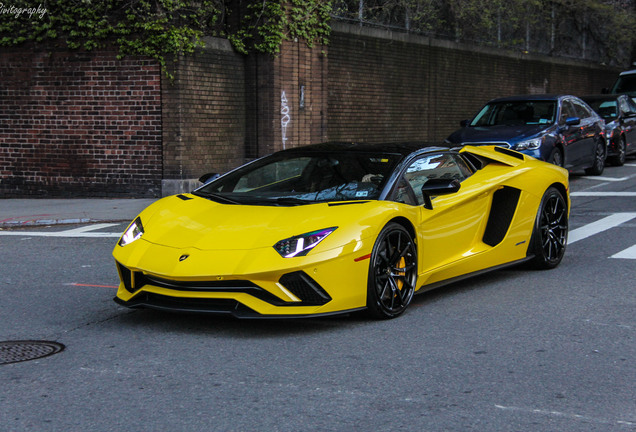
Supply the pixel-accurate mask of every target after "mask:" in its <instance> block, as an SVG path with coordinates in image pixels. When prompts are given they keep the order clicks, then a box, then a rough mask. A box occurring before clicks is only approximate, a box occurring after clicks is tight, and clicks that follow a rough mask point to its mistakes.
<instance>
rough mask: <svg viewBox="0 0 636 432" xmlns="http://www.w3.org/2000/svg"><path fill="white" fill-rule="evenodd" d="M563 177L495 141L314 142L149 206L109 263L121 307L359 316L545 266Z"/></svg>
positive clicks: (552, 250) (560, 209)
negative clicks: (492, 275)
mask: <svg viewBox="0 0 636 432" xmlns="http://www.w3.org/2000/svg"><path fill="white" fill-rule="evenodd" d="M569 208H570V199H569V192H568V173H567V171H566V170H564V169H562V168H559V167H557V166H555V165H552V164H548V163H545V162H540V161H538V160H536V159H533V158H531V157H529V156H526V155H523V154H521V153H518V152H515V151H513V150H509V149H506V148H502V147H493V146H487V147H486V146H484V147H470V146H466V147H463V148H462V149H461V150H455V149H450V148H445V147H434V146H427V145H424V144H421V143H419V144H418V143H404V144H382V145H374V144H355V143H326V144H318V145H311V146H306V147H301V148H295V149H290V150H284V151H281V152H277V153H274V154H272V155H270V156H266V157H264V158H261V159H258V160H255V161H253V162H251V163H248V164H246V165H244V166H242V167H239V168H237V169H235V170H233V171H231V172H229V173H227V174H225V175H222V176H220V177H218V178H214V179H213V180H211V181H209V182H208V183H206V184H204V185H203V186H201V187H199V188H198V189H196V190H195V191H193V192H192V193H184V194H179V195H174V196H170V197H167V198H163V199H161V200H159V201H157V202H155V203H154V204H152V205H151V206H149V207H148V208H146V209H145V210H144V211H143V212H142V213H141V214H140V215H139V216H138V217H137V218H136V219H135V220H134V221H133V222H132V223H131V224H130V226H129V227H128V228H127V229H126V231H125V232H124V234H123V235H122V237H121V238H120V240H119V242H118V243H117V245H116V246H115V250H114V251H113V255H114V257H115V260H116V263H117V269H118V272H119V276H120V278H121V283H120V285H119V289H118V291H117V296H116V298H115V301H117V302H118V303H119V304H122V305H124V306H128V307H133V308H137V307H144V308H155V309H162V310H172V311H192V312H212V313H224V314H231V315H234V316H236V317H250V318H253V317H299V316H319V315H329V314H336V313H344V312H351V311H356V310H361V309H367V310H368V311H369V312H370V313H371V314H372V315H373V316H375V317H379V318H392V317H396V316H398V315H400V314H401V313H402V312H404V311H405V310H406V308H407V307H408V305H409V303H410V302H411V299H412V298H413V295H414V294H415V293H419V292H424V291H426V290H429V289H431V288H434V287H438V286H440V285H442V284H446V283H449V282H452V281H456V280H458V279H460V278H464V277H467V276H470V275H474V274H476V273H481V272H483V271H486V270H494V269H498V268H501V267H502V266H507V265H513V264H518V263H521V262H524V261H527V262H529V264H531V265H532V266H533V267H536V268H552V267H555V266H557V265H558V264H559V262H560V261H561V259H562V257H563V254H564V252H565V248H566V241H567V233H568V215H569Z"/></svg>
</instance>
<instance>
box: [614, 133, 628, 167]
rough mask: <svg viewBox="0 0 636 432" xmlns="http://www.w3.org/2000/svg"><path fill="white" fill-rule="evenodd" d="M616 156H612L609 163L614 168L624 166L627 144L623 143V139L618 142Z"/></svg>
mask: <svg viewBox="0 0 636 432" xmlns="http://www.w3.org/2000/svg"><path fill="white" fill-rule="evenodd" d="M616 150H618V154H616V155H614V156H612V157H611V158H610V163H611V164H612V165H614V166H623V165H625V158H626V154H627V142H625V137H621V139H620V140H618V148H617V149H616Z"/></svg>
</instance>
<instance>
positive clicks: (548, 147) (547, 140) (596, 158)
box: [446, 95, 607, 175]
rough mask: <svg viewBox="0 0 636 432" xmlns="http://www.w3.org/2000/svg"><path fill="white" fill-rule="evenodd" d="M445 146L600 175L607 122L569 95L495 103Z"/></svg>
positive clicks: (530, 96) (605, 148) (490, 104)
mask: <svg viewBox="0 0 636 432" xmlns="http://www.w3.org/2000/svg"><path fill="white" fill-rule="evenodd" d="M460 124H461V126H462V128H461V129H459V130H457V131H455V132H453V133H452V134H451V135H450V136H449V137H448V138H447V139H446V142H447V143H448V144H452V145H500V146H503V147H507V148H511V149H513V150H517V151H519V152H521V153H525V154H527V155H529V156H532V157H535V158H537V159H540V160H543V161H547V162H550V163H553V164H555V165H559V166H562V167H564V168H566V169H568V170H569V171H571V172H572V171H578V170H585V172H586V174H592V175H600V174H602V173H603V169H604V167H605V158H606V157H607V144H606V140H605V136H604V130H605V121H604V120H603V119H602V118H601V117H600V116H599V115H598V114H596V113H595V112H594V110H592V109H591V108H590V107H589V106H588V105H587V104H586V103H585V102H583V101H582V100H581V99H579V98H577V97H575V96H571V95H527V96H511V97H506V98H500V99H493V100H491V101H490V102H488V103H487V104H486V105H484V107H483V108H482V109H481V110H479V112H478V113H477V115H476V116H475V117H474V118H473V119H472V120H464V121H462V122H461V123H460Z"/></svg>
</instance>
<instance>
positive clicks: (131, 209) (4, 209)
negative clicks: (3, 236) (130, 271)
mask: <svg viewBox="0 0 636 432" xmlns="http://www.w3.org/2000/svg"><path fill="white" fill-rule="evenodd" d="M156 200H157V199H155V198H142V199H127V198H113V199H111V198H86V199H84V198H72V199H64V198H60V199H38V198H32V199H11V198H9V199H0V229H3V228H11V227H13V228H17V227H23V226H34V225H54V224H73V223H90V222H129V221H132V220H133V219H134V218H135V216H137V214H139V213H140V212H141V211H142V210H143V209H144V208H146V207H147V206H148V205H150V204H151V203H153V202H154V201H156Z"/></svg>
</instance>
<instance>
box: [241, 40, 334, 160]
mask: <svg viewBox="0 0 636 432" xmlns="http://www.w3.org/2000/svg"><path fill="white" fill-rule="evenodd" d="M327 63H328V61H327V56H326V55H325V53H324V52H323V50H322V48H315V49H311V48H308V47H307V45H306V44H305V43H304V42H296V41H284V42H283V46H282V48H281V52H280V54H279V55H277V56H276V57H272V56H269V55H253V56H250V57H248V58H247V59H246V64H247V72H246V74H247V78H248V80H247V87H246V88H247V107H248V111H247V114H248V124H247V148H246V150H247V152H248V156H250V157H258V156H264V155H266V154H269V153H272V152H274V151H277V150H282V149H285V148H292V147H298V146H302V145H307V144H312V143H317V142H322V141H326V140H327V127H326V126H327V98H328V94H327V80H326V74H327Z"/></svg>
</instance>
